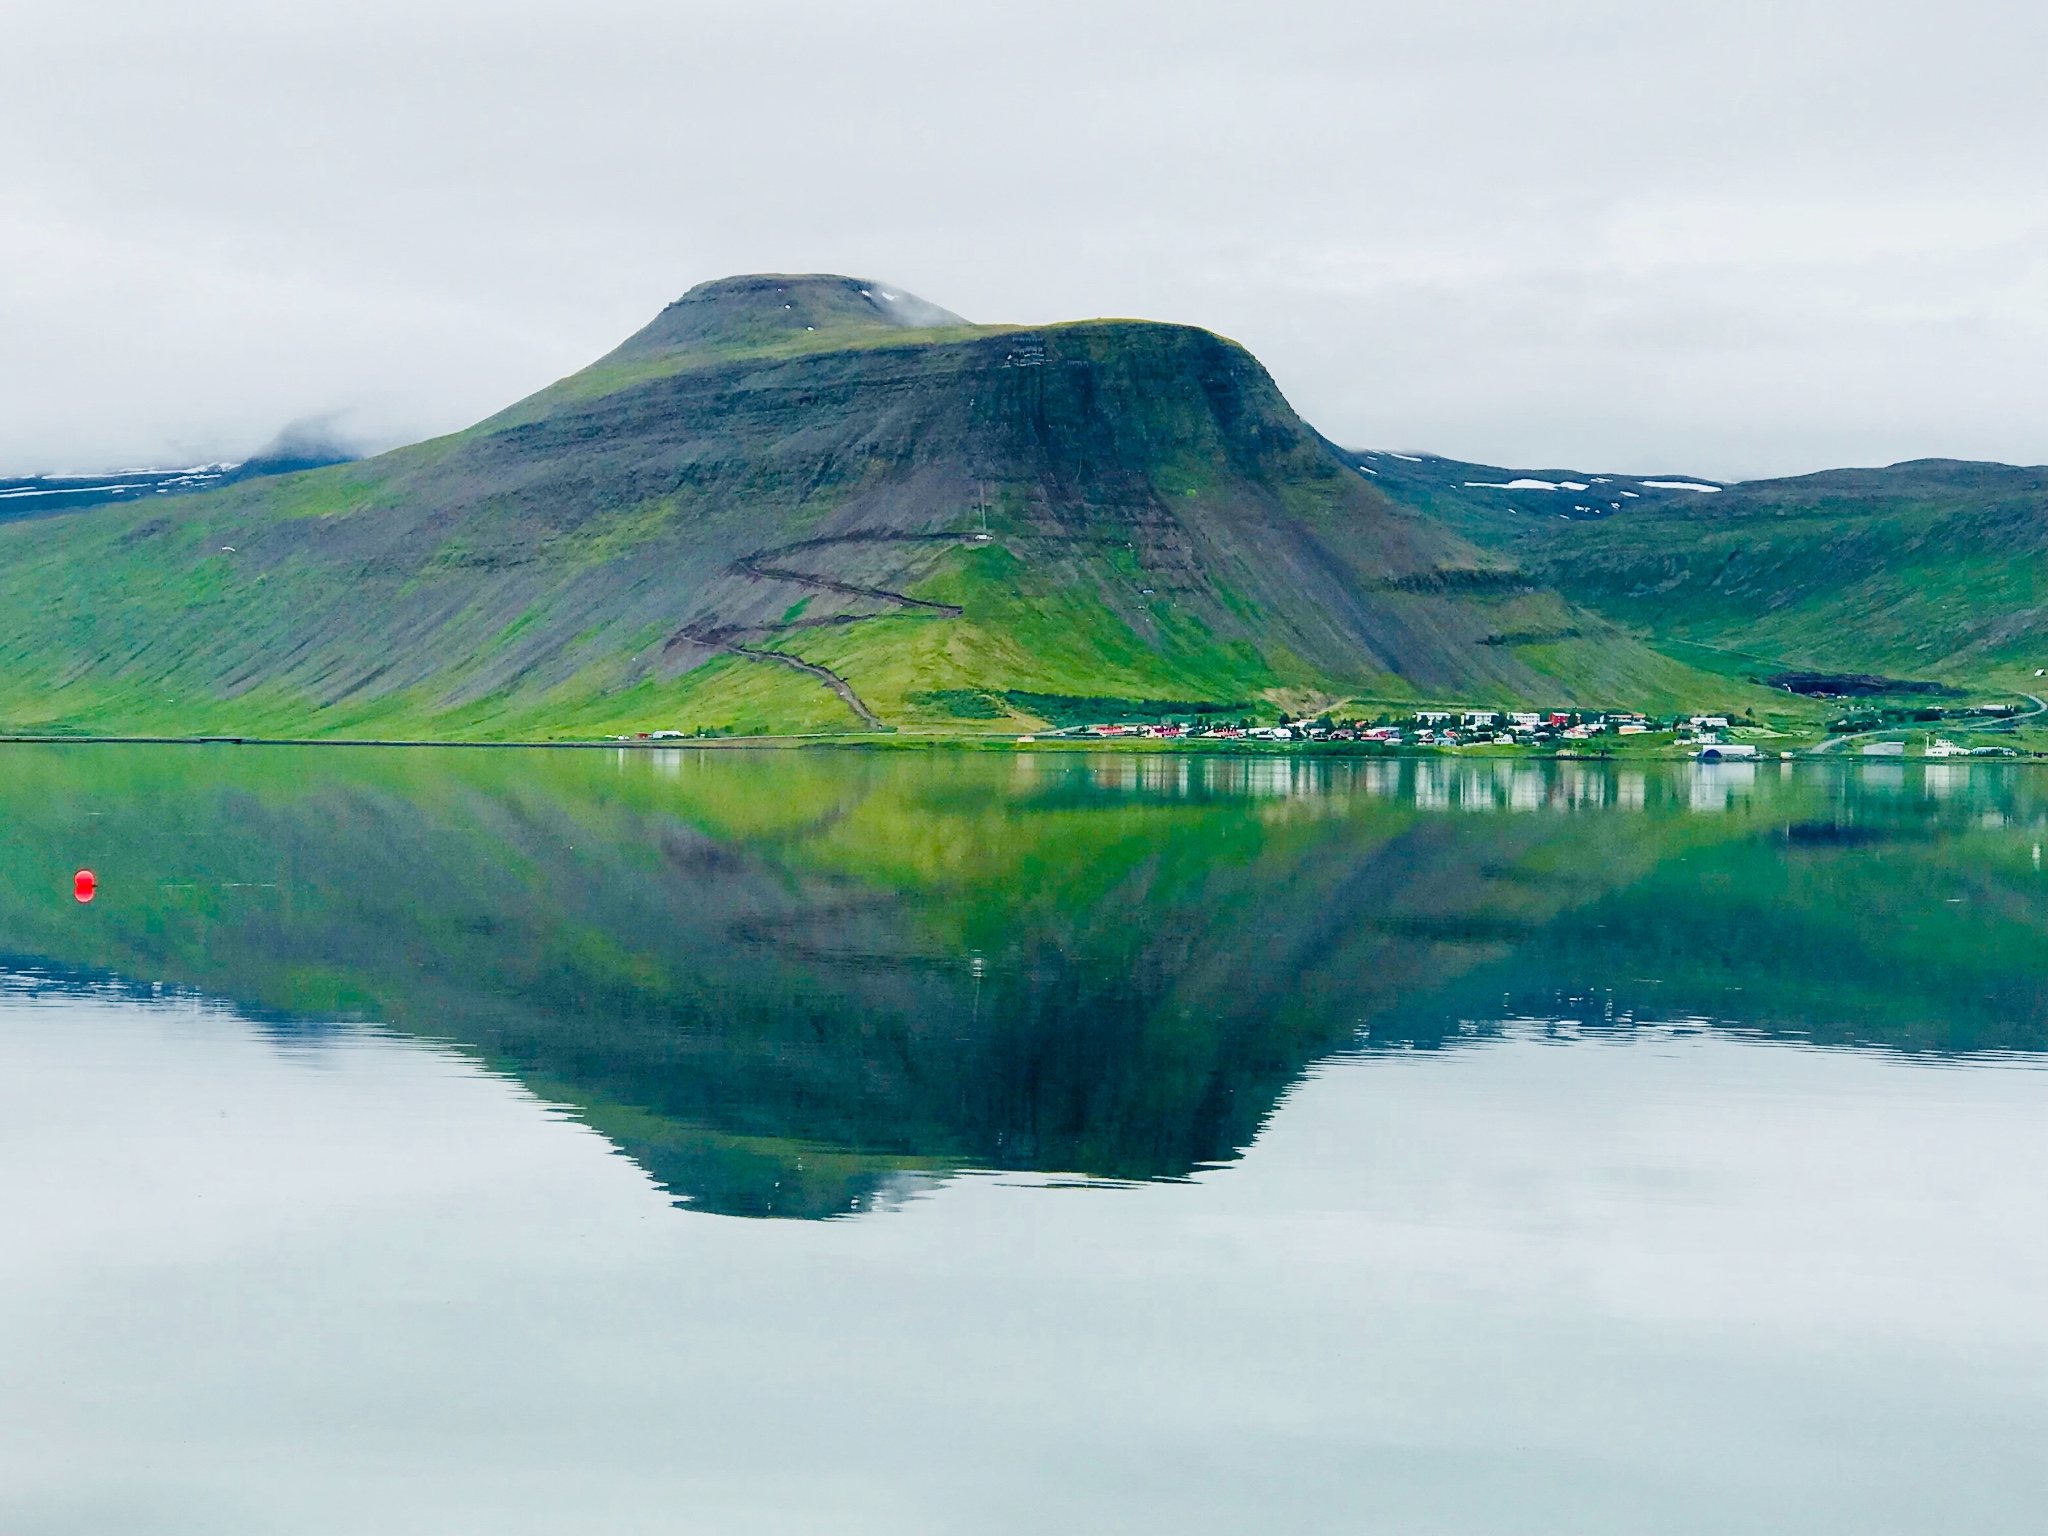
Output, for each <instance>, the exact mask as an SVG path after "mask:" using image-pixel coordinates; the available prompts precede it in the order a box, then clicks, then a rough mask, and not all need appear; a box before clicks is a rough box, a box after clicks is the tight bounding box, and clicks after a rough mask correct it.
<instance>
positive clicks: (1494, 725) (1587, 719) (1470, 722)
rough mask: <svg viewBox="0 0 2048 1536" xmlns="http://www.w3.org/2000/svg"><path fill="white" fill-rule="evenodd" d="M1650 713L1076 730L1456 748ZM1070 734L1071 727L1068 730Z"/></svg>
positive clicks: (1704, 726)
mask: <svg viewBox="0 0 2048 1536" xmlns="http://www.w3.org/2000/svg"><path fill="white" fill-rule="evenodd" d="M1659 728H1660V726H1659V723H1658V722H1653V721H1652V720H1651V719H1650V718H1649V717H1648V716H1646V715H1640V714H1632V713H1598V712H1593V711H1585V710H1558V709H1553V710H1522V711H1517V710H1499V709H1459V710H1437V709H1424V710H1418V711H1417V712H1416V713H1415V714H1414V715H1412V716H1410V717H1408V718H1407V719H1405V720H1400V721H1392V722H1388V721H1382V722H1381V723H1380V724H1377V725H1375V724H1371V723H1368V722H1366V721H1363V720H1349V721H1340V720H1331V719H1329V718H1328V717H1324V718H1321V719H1316V720H1292V721H1290V720H1283V721H1282V722H1281V723H1280V724H1278V725H1248V724H1239V725H1223V724H1210V723H1200V724H1188V723H1181V722H1174V721H1162V722H1160V723H1158V724H1156V725H1110V724H1103V725H1089V726H1083V727H1080V728H1078V730H1077V731H1076V732H1074V734H1079V735H1085V736H1141V737H1149V738H1153V739H1156V740H1184V739H1204V740H1210V741H1241V740H1250V741H1378V742H1384V743H1387V744H1388V745H1391V746H1404V745H1410V744H1413V745H1419V746H1446V747H1455V746H1462V745H1469V744H1471V743H1474V742H1495V743H1500V744H1502V745H1513V744H1521V745H1528V744H1533V743H1536V742H1544V741H1587V740H1590V739H1591V738H1593V737H1595V736H1599V735H1602V734H1605V733H1612V734H1614V735H1618V736H1636V735H1641V734H1643V733H1644V732H1647V731H1651V730H1656V729H1659ZM1662 728H1665V729H1677V730H1679V731H1684V730H1687V729H1690V730H1691V731H1693V732H1694V733H1695V734H1694V735H1693V736H1691V737H1685V738H1682V740H1684V741H1685V742H1687V743H1688V744H1691V743H1693V742H1704V743H1708V744H1711V743H1713V742H1715V741H1717V740H1718V739H1719V738H1718V737H1717V736H1715V735H1714V733H1715V732H1717V731H1725V730H1727V729H1728V720H1727V718H1726V717H1725V716H1722V715H1693V716H1690V717H1680V718H1678V719H1676V720H1673V721H1670V722H1668V723H1667V724H1664V725H1663V727H1662ZM1060 734H1067V733H1060Z"/></svg>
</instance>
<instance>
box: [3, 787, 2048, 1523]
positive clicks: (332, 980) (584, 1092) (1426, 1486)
mask: <svg viewBox="0 0 2048 1536" xmlns="http://www.w3.org/2000/svg"><path fill="white" fill-rule="evenodd" d="M2044 782H2048V781H2042V780H2037V778H2036V777H2035V776H2034V774H2033V771H2032V770H2030V769H2027V768H2025V767H1998V766H1991V765H1968V766H1965V765H1957V764H1929V765H1926V766H1925V767H1919V766H1914V765H1905V766H1903V767H1902V766H1901V765H1897V764H1888V765H1881V766H1880V767H1878V768H1875V769H1871V768H1865V767H1862V766H1860V765H1840V766H1837V765H1798V766H1788V767H1785V768H1780V767H1778V766H1776V765H1766V766H1763V767H1761V768H1758V767H1752V766H1749V765H1726V766H1722V767H1719V768H1714V769H1703V768H1694V767H1691V766H1684V767H1673V768H1669V769H1654V770H1616V769H1611V768H1607V767H1603V766H1601V765H1597V764H1555V765H1543V766H1538V765H1529V764H1509V763H1486V762H1474V763H1450V762H1439V761H1421V762H1415V761H1411V762H1400V761H1395V760H1371V761H1358V762H1342V761H1340V762H1312V761H1302V760H1298V759H1287V758H1277V757H1276V758H1176V757H1138V756H1099V757H1079V756H1051V755H1047V756H1040V757H1013V756H1006V755H993V754H987V755H985V754H975V753H961V754H909V753H905V754H859V753H847V752H818V753H742V752H684V751H676V752H644V751H636V752H625V753H611V752H606V753H601V754H599V753H559V754H556V753H544V754H527V753H514V752H483V751H479V752H462V751H449V752H397V751H393V752H376V751H352V750H341V749H253V748H241V749H235V748H218V749H142V748H136V749H127V748H91V749H55V748H52V749H28V748H17V749H10V750H9V751H8V752H7V753H6V754H4V755H0V813H4V814H5V817H6V825H7V828H8V833H7V837H6V839H5V841H4V843H0V950H4V951H5V953H6V954H7V955H8V957H9V958H8V959H7V960H6V962H5V969H4V978H5V979H4V985H0V1221H4V1223H5V1229H6V1230H7V1232H8V1233H9V1234H10V1241H9V1243H8V1245H7V1246H6V1248H5V1249H4V1250H0V1380H4V1382H5V1383H6V1385H5V1386H4V1387H0V1415H4V1418H0V1424H4V1433H0V1528H4V1529H6V1530H8V1531H10V1532H14V1531H23V1532H45V1531H47V1532H58V1531H64V1532H69V1531H81V1532H83V1531H104V1530H108V1529H120V1530H124V1531H136V1532H158V1531H162V1532H186V1531H193V1532H198V1531H206V1532H240V1531H252V1532H253V1531H276V1530H290V1531H294V1532H298V1531H305V1532H330V1531H331V1532H337V1533H340V1532H356V1531H361V1530H364V1529H379V1530H387V1531H398V1532H410V1531H419V1532H430V1531H431V1532H437V1533H438V1532H466V1531H476V1532H524V1531H531V1532H537V1533H538V1532H548V1533H553V1532H570V1531H576V1532H581V1531H587V1530H591V1529H604V1530H607V1531H622V1532H627V1531H649V1532H653V1531H662V1532H670V1531H678V1530H683V1531H696V1530H702V1531H707V1532H710V1531H718V1532H726V1531H747V1530H761V1531H783V1530H794V1529H801V1530H805V1531H826V1532H848V1533H868V1532H882V1531H889V1532H905V1531H908V1532H919V1531H931V1532H952V1531H976V1532H982V1531H991V1532H1009V1531H1015V1532H1020V1533H1021V1532H1026V1531H1031V1532H1037V1531H1043V1530H1045V1529H1048V1528H1053V1527H1061V1526H1063V1527H1066V1528H1071V1529H1078V1530H1084V1531H1123V1530H1133V1531H1137V1530H1154V1529H1162V1528H1177V1529H1184V1530H1189V1531H1196V1532H1204V1531H1215V1532H1226V1531H1229V1532H1235V1531H1243V1530H1251V1529H1259V1530H1264V1529H1295V1530H1303V1531H1332V1532H1334V1531H1351V1530H1357V1529H1360V1528H1369V1529H1376V1530H1386V1531H1415V1532H1444V1531H1472V1532H1500V1531H1517V1532H1519V1531H1564V1530H1570V1531H1617V1532H1619V1531H1641V1530H1646V1529H1654V1530H1658V1531H1701V1532H1706V1531H1727V1530H1730V1529H1742V1530H1757V1531H1768V1530H1786V1531H1792V1530H1814V1529H1845V1530H1857V1531H1872V1532H1876V1531H1901V1532H1906V1531H1913V1532H1924V1531H1926V1530H1930V1529H1941V1530H1948V1531H1963V1530H1970V1531H1976V1530H1982V1531H2006V1530H2015V1531H2017V1530H2022V1529H2031V1528H2032V1527H2033V1524H2034V1517H2035V1514H2036V1512H2037V1511H2038V1508H2039V1506H2040V1501H2041V1499H2042V1497H2043V1495H2044V1494H2048V1475H2044V1474H2042V1473H2041V1472H2040V1471H2039V1470H2038V1468H2037V1465H2036V1464H2037V1462H2038V1457H2037V1456H2035V1455H2034V1454H2033V1446H2034V1445H2035V1444H2037V1443H2038V1440H2039V1438H2040V1436H2041V1434H2042V1433H2043V1431H2044V1430H2048V1401H2044V1396H2048V1388H2044V1386H2043V1383H2044V1382H2048V1372H2044V1370H2043V1366H2044V1365H2048V1358H2044V1356H2048V1323H2044V1321H2043V1318H2042V1309H2041V1307H2040V1306H2039V1298H2040V1296H2041V1294H2042V1288H2043V1281H2044V1279H2048V1116H2044V1114H2043V1109H2044V1107H2048V1105H2044V1097H2048V1095H2044V1087H2048V1082H2044V1079H2043V1077H2042V1075H2041V1074H2040V1073H2039V1071H2037V1070H2036V1065H2037V1063H2039V1062H2040V1061H2042V1060H2044V1059H2048V1056H2044V1054H2043V1053H2044V1050H2048V1009H2044V990H2043V986H2042V974H2043V972H2042V963H2043V960H2044V959H2048V886H2044V885H2043V883H2042V882H2043V880H2044V878H2048V877H2044V875H2043V873H2042V871H2041V868H2040V852H2039V848H2040V842H2041V840H2042V837H2043V827H2044V825H2048V798H2044V796H2043V793H2042V788H2041V785H2042V784H2043V783H2044ZM82 865H83V866H90V867H91V868H93V869H94V870H95V871H96V873H97V874H98V876H99V881H100V884H99V895H98V896H97V897H96V899H95V900H94V901H93V903H92V904H91V905H90V906H80V905H79V904H78V903H77V902H75V901H74V900H73V899H72V897H71V881H70V876H71V872H72V871H73V870H74V869H76V868H78V867H80V866H82Z"/></svg>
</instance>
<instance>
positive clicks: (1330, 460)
mask: <svg viewBox="0 0 2048 1536" xmlns="http://www.w3.org/2000/svg"><path fill="white" fill-rule="evenodd" d="M1361 462H1362V461H1361V460H1360V459H1359V457H1358V456H1357V455H1352V454H1347V453H1345V452H1343V451H1341V450H1339V449H1338V448H1336V447H1335V446H1334V445H1332V444H1331V443H1329V442H1327V441H1326V440H1325V439H1323V438H1322V437H1321V436H1319V435H1318V434H1317V433H1316V432H1315V431H1314V430H1313V429H1312V428H1310V427H1309V426H1307V425H1306V424H1305V423H1304V422H1302V421H1301V419H1300V418H1299V417H1298V416H1296V415H1295V413H1294V412H1293V410H1292V409H1291V408H1290V407H1289V406H1288V404H1287V402H1286V401H1285V400H1284V399H1283V398H1282V397H1281V395H1280V392H1279V391H1278V389H1277V388H1276V387H1275V386H1274V383H1273V381H1272V379H1271V378H1270V377H1268V375H1267V374H1266V372H1265V370H1264V369H1263V368H1261V367H1260V366H1259V364H1258V363H1257V361H1256V360H1254V359H1253V358H1252V357H1251V356H1250V355H1249V354H1248V353H1246V352H1245V351H1244V350H1243V349H1242V348H1241V347H1238V346H1237V345H1235V344H1234V343H1232V342H1229V341H1226V340H1224V339H1223V338H1221V337H1218V336H1214V335H1211V334H1210V333H1208V332H1205V331H1200V330H1196V329H1192V328H1189V327H1185V326H1173V325H1160V324H1152V323H1147V322H1140V321H1127V320H1094V321H1085V322H1079V323H1074V324H1066V325H1055V326H1048V327H1042V328H1035V329H1027V328H1022V327H1015V326H976V325H971V324H968V323H967V322H965V321H963V320H962V319H961V318H960V317H959V316H957V315H954V314H951V313H950V312H948V311H945V310H942V309H940V308H938V307H937V306H935V305H932V304H929V303H926V302H925V301H923V300H920V299H918V298H916V297H914V296H913V295H910V294H907V293H904V292H903V291H901V290H900V289H896V288H893V287H890V286H888V285H885V284H881V283H874V282H867V281H862V280H857V279H853V278H846V277H835V276H776V275H765V276H750V277H741V278H730V279H725V280H722V281H719V282H713V283H707V284H703V285H701V286H699V287H697V288H694V289H692V290H691V291H690V292H689V293H687V294H686V295H684V296H683V297H682V298H681V299H679V300H678V301H677V302H676V303H674V304H672V305H670V306H669V307H668V308H667V309H665V310H664V311H663V312H662V313H661V314H660V315H659V316H657V317H656V318H655V319H654V320H653V321H652V322H651V323H650V324H649V325H648V326H647V327H646V328H644V329H643V330H641V331H640V332H639V333H637V334H636V335H634V336H633V337H630V338H629V339H628V340H627V341H625V342H624V343H623V344H622V345H621V346H619V347H618V348H617V349H616V350H614V351H613V352H611V353H610V354H608V355H607V356H605V357H603V358H601V359H599V360H598V361H597V362H595V363H593V364H592V365H591V366H590V367H589V368H587V369H585V370H583V371H582V372H580V373H577V374H575V375H573V376H571V377H569V378H567V379H564V380H562V381H560V382H559V383H557V384H555V385H553V386H551V387H550V388H548V389H545V390H543V391H541V392H540V393H539V394H537V395H535V396H533V397H531V398H530V399H527V400H525V401H522V402H520V403H518V404H517V405H514V406H512V407H511V408H509V409H508V410H506V411H504V412H502V413H500V414H499V415H497V416H494V417H492V418H490V419H489V420H487V421H484V422H482V423H480V424H478V425H477V426H475V427H473V428H470V429H469V430H467V431H464V432H461V433H457V434H455V435H454V436H451V437H446V438H440V439H436V440H434V441H431V442H426V443H421V444H418V445H415V446H412V447H409V448H403V449H399V450H397V451H395V452H392V453H387V454H383V455H381V456H379V457H376V458H372V459H367V460H363V461H361V462H357V463H351V464H342V465H336V466H332V467H328V468H322V469H315V470H311V471H308V472H305V473H297V474H287V475H280V476H274V477H269V478H263V479H257V480H250V481H246V482H244V483H239V484H229V485H224V486H221V487H219V488H217V489H213V490H208V491H205V492H203V493H201V494H196V495H190V496H182V497H178V498H175V499H172V498H162V499H157V498H151V499H150V500H149V501H148V502H147V503H146V504H143V505H121V504H118V503H117V504H113V505H107V506H102V507H97V508H93V509H91V510H87V511H79V512H71V513H66V514H64V515H61V516H58V517H53V518H46V519H41V520H38V521H37V522H36V523H35V524H33V525H26V524H24V525H15V526H0V551H4V555H5V558H4V560H0V656H4V664H0V724H4V725H5V726H6V727H7V728H9V729H12V730H17V731H19V730H22V729H57V730H92V731H175V732H203V733H220V732H231V733H246V734H269V735H350V736H364V735H417V736H434V737H442V738H478V739H493V738H504V737H548V736H560V737H566V736H589V735H595V734H601V733H607V732H613V731H633V730H640V731H645V730H650V729H680V730H695V729H703V728H710V729H726V730H735V731H791V730H835V729H854V728H861V727H872V726H875V725H887V726H910V727H929V728H944V727H948V726H956V727H959V728H971V729H979V730H987V729H991V728H997V729H1007V728H1010V727H1011V726H1019V727H1023V726H1029V725H1031V724H1033V723H1034V722H1036V721H1041V720H1046V719H1050V718H1053V717H1054V716H1055V715H1057V714H1058V712H1059V710H1060V709H1061V708H1062V707H1063V706H1061V704H1060V702H1059V701H1061V700H1096V699H1107V700H1119V699H1122V700H1143V701H1156V702H1157V703H1158V704H1159V705H1160V706H1161V707H1167V706H1169V705H1173V704H1175V703H1179V702H1189V701H1203V702H1207V703H1211V704H1214V705H1219V706H1231V707H1244V708H1249V707H1251V706H1254V705H1256V706H1258V707H1260V708H1262V709H1265V710H1271V709H1273V708H1276V707H1280V706H1283V705H1284V706H1287V707H1292V708H1297V709H1299V708H1303V707H1309V706H1319V705H1321V704H1324V703H1328V702H1332V701H1337V700H1347V699H1356V700H1362V701H1366V702H1367V703H1368V704H1371V703H1374V702H1379V703H1389V704H1393V703H1400V702H1403V701H1414V700H1419V699H1433V700H1471V701H1477V702H1495V703H1505V702H1510V701H1515V700H1526V701H1529V702H1531V703H1549V704H1564V703H1585V704H1645V703H1647V704H1650V705H1653V706H1655V705H1659V704H1672V705H1675V704H1678V703H1687V702H1698V703H1713V704H1716V705H1733V704H1736V703H1741V702H1745V701H1756V702H1761V703H1768V702H1770V701H1771V700H1773V699H1774V698H1775V699H1779V700H1782V698H1783V695H1771V694H1768V693H1766V692H1764V691H1762V690H1755V689H1749V688H1747V686H1746V685H1745V684H1743V683H1741V682H1740V681H1739V680H1729V679H1725V678H1719V677H1715V676H1711V675H1708V674H1707V673H1705V672H1701V671H1698V670H1695V669H1693V668H1690V667H1687V666H1683V665H1680V664H1679V663H1676V662H1674V661H1672V660H1671V659H1670V658H1668V657H1666V656H1664V655H1661V654H1659V653H1658V652H1656V651H1655V650H1653V649H1651V648H1650V647H1648V646H1646V645H1644V644H1643V643H1641V641H1640V640H1639V639H1638V638H1636V637H1634V636H1632V635H1631V634H1629V633H1627V632H1625V631H1624V629H1623V628H1621V627H1620V626H1618V625H1617V624H1615V623H1614V622H1611V621H1610V620H1608V619H1604V618H1602V617H1601V616H1600V615H1599V614H1598V613H1596V612H1594V611H1593V610H1592V609H1591V608H1590V607H1588V606H1587V605H1586V604H1584V603H1581V602H1575V601H1573V600H1571V599H1570V598H1568V597H1566V596H1561V595H1560V594H1559V592H1558V590H1556V588H1555V587H1554V586H1553V585H1552V584H1551V582H1550V580H1549V578H1547V577H1546V576H1545V575H1544V574H1542V573H1541V572H1539V571H1537V570H1535V569H1534V568H1532V567H1531V565H1530V564H1529V561H1530V559H1531V557H1532V556H1534V557H1535V558H1538V559H1541V558H1543V552H1542V550H1540V549H1534V548H1532V549H1531V550H1530V551H1529V552H1526V553H1525V552H1524V551H1523V550H1521V549H1520V548H1519V547H1518V546H1516V544H1515V542H1514V541H1513V540H1512V539H1510V538H1505V537H1500V536H1497V535H1495V534H1494V533H1493V532H1491V531H1490V530H1489V529H1487V528H1484V527H1481V526H1480V525H1479V523H1478V522H1475V521H1473V520H1471V519H1464V520H1462V521H1461V519H1460V515H1456V509H1455V508H1452V507H1451V506H1450V505H1449V504H1448V503H1446V505H1445V506H1443V507H1440V508H1439V507H1431V506H1418V505H1416V504H1414V503H1413V502H1412V501H1410V502H1406V503H1404V500H1403V498H1402V496H1401V495H1400V494H1398V493H1392V494H1390V489H1389V487H1388V485H1386V484H1384V483H1383V482H1385V481H1386V480H1387V476H1386V475H1385V474H1384V473H1381V474H1374V473H1368V472H1365V471H1363V470H1362V469H1361V468H1360V467H1359V466H1360V464H1361Z"/></svg>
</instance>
